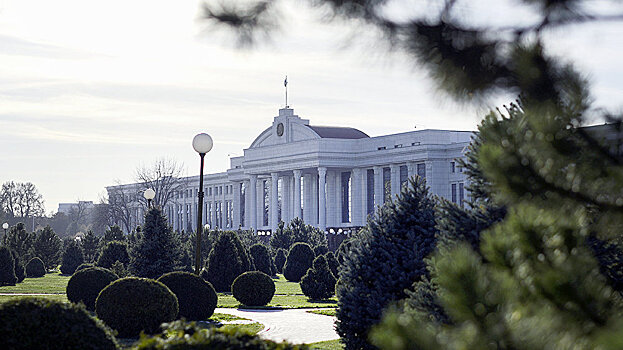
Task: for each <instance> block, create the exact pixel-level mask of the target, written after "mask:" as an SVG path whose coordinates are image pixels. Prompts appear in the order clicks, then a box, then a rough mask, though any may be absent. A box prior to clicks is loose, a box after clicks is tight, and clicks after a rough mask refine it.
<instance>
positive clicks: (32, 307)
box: [0, 298, 119, 350]
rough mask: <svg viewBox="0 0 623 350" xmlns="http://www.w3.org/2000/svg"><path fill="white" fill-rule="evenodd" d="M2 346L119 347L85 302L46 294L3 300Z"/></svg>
mask: <svg viewBox="0 0 623 350" xmlns="http://www.w3.org/2000/svg"><path fill="white" fill-rule="evenodd" d="M0 334H2V338H1V340H0V344H1V346H0V347H1V348H2V349H12V350H21V349H24V350H30V349H40V350H46V349H61V348H62V349H93V350H96V349H102V350H104V349H110V350H114V349H119V347H118V345H117V342H116V340H115V337H114V336H113V335H112V332H111V330H110V329H108V328H107V327H106V326H105V325H104V324H103V323H102V322H101V321H99V320H97V319H95V318H94V317H91V316H90V315H89V314H88V312H87V311H86V310H85V309H84V308H83V307H81V306H78V305H75V304H69V303H62V302H59V301H54V300H50V299H44V298H20V299H13V300H9V301H7V302H4V303H2V304H0Z"/></svg>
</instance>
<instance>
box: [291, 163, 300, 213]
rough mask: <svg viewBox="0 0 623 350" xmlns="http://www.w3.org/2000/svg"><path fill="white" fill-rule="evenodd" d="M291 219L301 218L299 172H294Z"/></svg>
mask: <svg viewBox="0 0 623 350" xmlns="http://www.w3.org/2000/svg"><path fill="white" fill-rule="evenodd" d="M292 217H293V218H302V217H303V215H302V214H301V171H300V170H294V213H292Z"/></svg>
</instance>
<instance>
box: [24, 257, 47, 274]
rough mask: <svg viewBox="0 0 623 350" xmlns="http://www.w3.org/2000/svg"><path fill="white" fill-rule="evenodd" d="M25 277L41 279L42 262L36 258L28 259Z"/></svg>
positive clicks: (43, 269) (43, 266)
mask: <svg viewBox="0 0 623 350" xmlns="http://www.w3.org/2000/svg"><path fill="white" fill-rule="evenodd" d="M26 276H28V277H43V276H45V265H43V261H42V260H41V259H39V258H38V257H34V258H32V259H30V261H29V262H28V264H26Z"/></svg>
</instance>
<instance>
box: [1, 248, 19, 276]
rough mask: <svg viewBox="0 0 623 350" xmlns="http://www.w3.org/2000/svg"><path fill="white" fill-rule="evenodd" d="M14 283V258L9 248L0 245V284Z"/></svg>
mask: <svg viewBox="0 0 623 350" xmlns="http://www.w3.org/2000/svg"><path fill="white" fill-rule="evenodd" d="M15 283H17V277H15V259H13V256H12V255H11V250H10V249H9V248H7V247H4V246H3V247H0V286H13V285H15Z"/></svg>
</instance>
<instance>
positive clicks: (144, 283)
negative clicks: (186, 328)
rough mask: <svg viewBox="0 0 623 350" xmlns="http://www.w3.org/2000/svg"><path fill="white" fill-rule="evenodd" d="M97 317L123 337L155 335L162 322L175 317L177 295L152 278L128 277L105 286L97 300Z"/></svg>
mask: <svg viewBox="0 0 623 350" xmlns="http://www.w3.org/2000/svg"><path fill="white" fill-rule="evenodd" d="M95 313H96V314H97V317H98V318H99V319H101V320H102V321H104V322H105V323H106V324H107V325H108V326H110V327H111V328H113V329H115V330H116V331H117V332H118V334H119V336H120V337H126V338H128V337H136V336H138V335H139V334H140V332H141V331H144V332H145V333H148V334H153V333H155V332H157V331H158V329H159V328H160V324H162V323H164V322H170V321H173V320H175V318H176V317H177V313H178V303H177V297H176V296H175V294H173V292H171V290H170V289H169V288H168V287H167V286H165V285H164V284H162V283H161V282H157V281H155V280H152V279H148V278H138V277H126V278H121V279H118V280H116V281H115V282H113V283H111V284H109V285H108V286H107V287H106V288H104V289H103V290H102V291H101V292H100V294H99V296H98V297H97V300H96V301H95Z"/></svg>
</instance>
